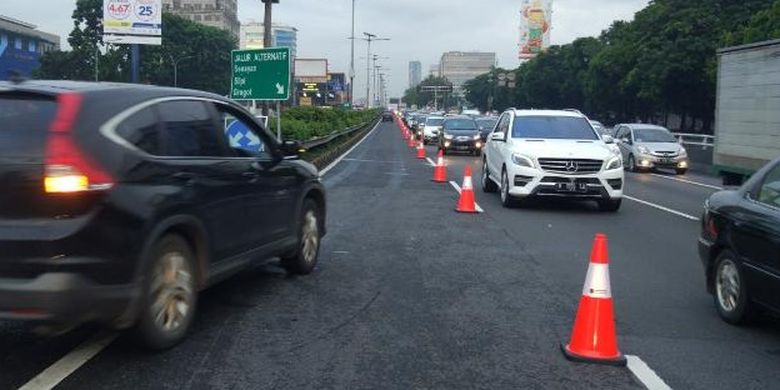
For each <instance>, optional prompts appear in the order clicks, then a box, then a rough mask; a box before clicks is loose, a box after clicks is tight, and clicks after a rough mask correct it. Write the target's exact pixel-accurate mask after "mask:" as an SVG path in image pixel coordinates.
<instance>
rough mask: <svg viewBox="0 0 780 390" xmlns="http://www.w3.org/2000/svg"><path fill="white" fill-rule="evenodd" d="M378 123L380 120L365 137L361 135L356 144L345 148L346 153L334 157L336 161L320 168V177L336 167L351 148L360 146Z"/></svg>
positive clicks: (372, 132) (350, 151)
mask: <svg viewBox="0 0 780 390" xmlns="http://www.w3.org/2000/svg"><path fill="white" fill-rule="evenodd" d="M380 123H382V122H381V121H380V122H377V123H376V124H375V125H374V128H373V129H371V131H369V132H368V134H366V136H365V137H363V139H361V140H360V141H358V143H356V144H355V145H353V146H352V147H351V148H349V150H347V152H346V153H344V154H342V155H341V156H340V157H339V158H337V159H336V161H334V162H332V163H330V165H328V166H327V167H325V168H322V170H320V177H323V176H325V174H326V173H328V171H330V170H331V169H333V168H335V167H336V165H338V163H340V162H341V160H343V159H344V158H345V157H347V156H349V154H350V153H352V151H353V150H355V148H357V147H358V146H360V144H362V143H363V141H365V140H367V139H368V137H370V136H371V135H372V134H374V131H375V130H376V128H377V127H379V124H380Z"/></svg>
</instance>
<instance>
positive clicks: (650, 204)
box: [623, 194, 699, 222]
mask: <svg viewBox="0 0 780 390" xmlns="http://www.w3.org/2000/svg"><path fill="white" fill-rule="evenodd" d="M623 198H625V199H628V200H631V201H634V202H637V203H641V204H643V205H645V206H650V207H653V208H656V209H658V210H661V211H666V212H667V213H671V214H674V215H677V216H679V217H683V218H685V219H689V220H691V221H696V222H698V221H699V218H698V217H694V216H693V215H689V214H685V213H683V212H681V211H677V210H673V209H670V208H668V207H664V206H661V205H660V204H655V203H652V202H648V201H646V200H642V199H637V198H634V197H633V196H628V195H625V194H624V195H623Z"/></svg>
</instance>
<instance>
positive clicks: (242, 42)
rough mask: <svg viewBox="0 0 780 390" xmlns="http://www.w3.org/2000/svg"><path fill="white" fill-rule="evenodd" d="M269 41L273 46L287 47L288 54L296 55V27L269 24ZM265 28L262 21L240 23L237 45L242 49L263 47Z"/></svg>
mask: <svg viewBox="0 0 780 390" xmlns="http://www.w3.org/2000/svg"><path fill="white" fill-rule="evenodd" d="M271 34H272V36H271V42H272V45H273V46H275V47H289V48H290V55H291V56H292V57H296V54H297V53H298V29H297V28H295V27H291V26H283V25H277V24H274V25H272V26H271ZM264 36H265V29H264V26H263V23H259V22H255V21H250V22H248V23H242V24H241V36H240V39H239V47H240V48H242V49H260V48H263V47H264V45H263V37H264Z"/></svg>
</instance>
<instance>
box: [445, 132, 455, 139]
mask: <svg viewBox="0 0 780 390" xmlns="http://www.w3.org/2000/svg"><path fill="white" fill-rule="evenodd" d="M453 138H455V137H453V136H452V134H446V133H445V134H444V139H453Z"/></svg>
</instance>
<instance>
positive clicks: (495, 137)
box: [490, 131, 506, 142]
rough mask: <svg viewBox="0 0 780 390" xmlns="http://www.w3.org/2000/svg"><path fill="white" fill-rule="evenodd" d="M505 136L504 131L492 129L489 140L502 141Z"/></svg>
mask: <svg viewBox="0 0 780 390" xmlns="http://www.w3.org/2000/svg"><path fill="white" fill-rule="evenodd" d="M505 136H506V135H505V134H504V133H502V132H500V131H494V132H493V134H491V135H490V140H491V141H499V142H504V137H505Z"/></svg>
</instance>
